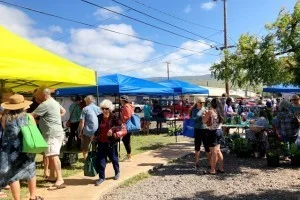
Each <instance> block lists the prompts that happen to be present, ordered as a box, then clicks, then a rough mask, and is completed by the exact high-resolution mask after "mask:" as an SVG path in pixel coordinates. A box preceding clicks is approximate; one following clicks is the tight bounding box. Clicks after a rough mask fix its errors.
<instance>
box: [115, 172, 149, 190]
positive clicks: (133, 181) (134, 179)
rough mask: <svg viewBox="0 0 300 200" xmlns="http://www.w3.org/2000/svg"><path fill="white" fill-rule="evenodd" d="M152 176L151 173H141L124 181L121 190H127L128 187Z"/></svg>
mask: <svg viewBox="0 0 300 200" xmlns="http://www.w3.org/2000/svg"><path fill="white" fill-rule="evenodd" d="M150 177H151V174H150V173H140V174H138V175H136V176H134V177H132V178H130V179H128V180H126V181H124V182H123V183H122V184H121V185H120V188H126V187H130V186H132V185H134V184H136V183H137V182H139V181H142V180H145V179H147V178H150Z"/></svg>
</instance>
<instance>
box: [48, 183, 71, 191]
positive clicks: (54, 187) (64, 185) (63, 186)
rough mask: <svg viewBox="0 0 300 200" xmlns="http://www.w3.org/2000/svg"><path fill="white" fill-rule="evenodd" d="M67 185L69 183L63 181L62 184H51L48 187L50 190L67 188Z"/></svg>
mask: <svg viewBox="0 0 300 200" xmlns="http://www.w3.org/2000/svg"><path fill="white" fill-rule="evenodd" d="M66 187H67V185H66V184H64V183H62V184H60V185H56V184H54V185H51V186H50V187H49V188H48V190H58V189H64V188H66Z"/></svg>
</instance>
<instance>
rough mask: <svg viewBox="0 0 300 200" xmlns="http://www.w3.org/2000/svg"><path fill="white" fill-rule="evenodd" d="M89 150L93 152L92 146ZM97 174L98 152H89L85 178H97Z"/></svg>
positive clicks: (85, 166) (85, 163) (85, 162)
mask: <svg viewBox="0 0 300 200" xmlns="http://www.w3.org/2000/svg"><path fill="white" fill-rule="evenodd" d="M89 149H90V150H91V145H90V147H89ZM97 174H98V170H97V152H96V151H93V150H92V151H89V153H88V156H87V158H86V160H85V161H84V176H89V177H95V176H96V175H97Z"/></svg>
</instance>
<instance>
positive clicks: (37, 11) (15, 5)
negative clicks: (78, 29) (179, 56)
mask: <svg viewBox="0 0 300 200" xmlns="http://www.w3.org/2000/svg"><path fill="white" fill-rule="evenodd" d="M0 2H2V3H4V4H7V5H11V6H14V7H18V8H22V9H25V10H29V11H32V12H36V13H39V14H43V15H47V16H51V17H54V18H58V19H62V20H65V21H69V22H73V23H77V24H81V25H85V26H88V27H93V28H97V29H100V30H104V31H108V32H111V33H115V34H119V35H124V36H128V37H132V38H136V39H139V40H144V41H148V42H153V43H155V44H158V45H162V46H168V47H173V48H176V49H181V50H186V51H191V52H198V53H201V52H199V51H195V50H192V49H187V48H183V47H178V46H176V45H172V44H165V43H162V42H159V41H155V40H151V39H146V38H142V37H138V36H135V35H131V34H127V33H121V32H118V31H114V30H111V29H107V28H102V27H98V26H95V25H92V24H88V23H85V22H81V21H77V20H73V19H69V18H65V17H61V16H58V15H54V14H51V13H46V12H43V11H39V10H35V9H32V8H28V7H25V6H20V5H17V4H13V3H8V2H6V1H2V0H0Z"/></svg>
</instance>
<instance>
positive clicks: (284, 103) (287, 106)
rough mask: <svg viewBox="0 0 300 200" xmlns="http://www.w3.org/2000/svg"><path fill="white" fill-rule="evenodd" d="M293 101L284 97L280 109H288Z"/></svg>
mask: <svg viewBox="0 0 300 200" xmlns="http://www.w3.org/2000/svg"><path fill="white" fill-rule="evenodd" d="M291 105H292V104H291V103H290V102H288V101H287V100H285V99H283V100H282V101H281V102H280V104H279V111H288V110H289V108H290V107H291Z"/></svg>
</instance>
